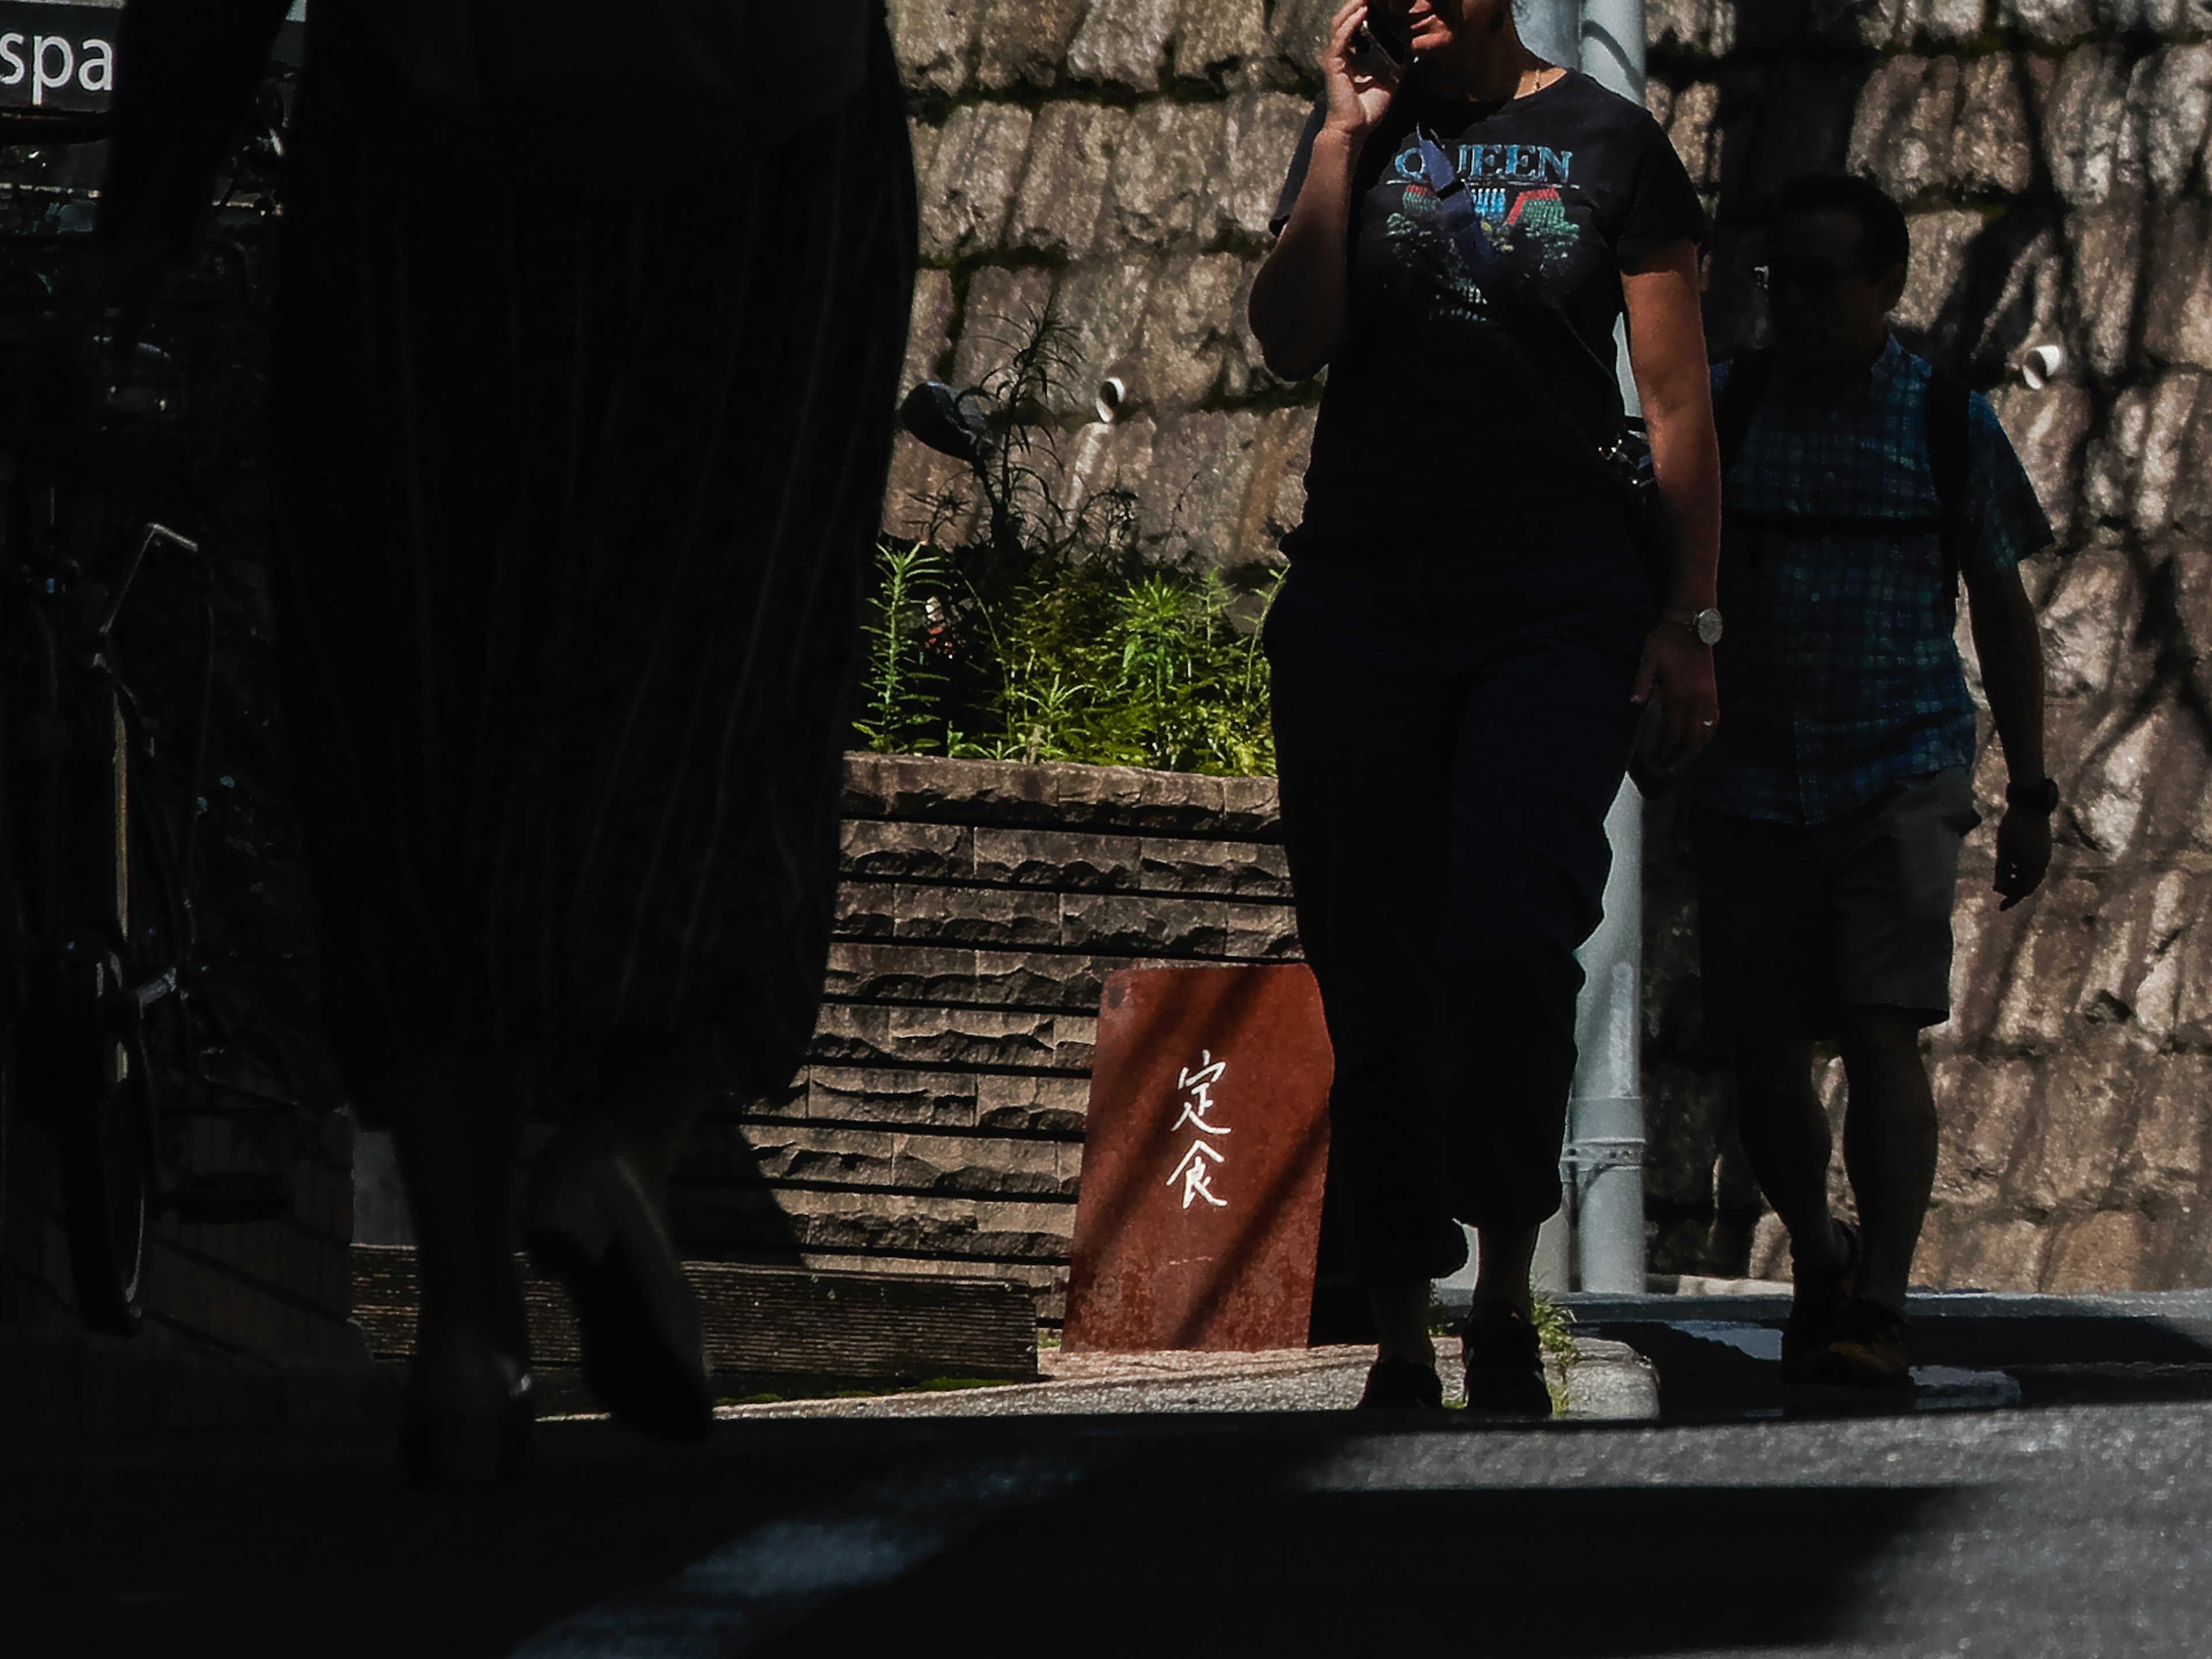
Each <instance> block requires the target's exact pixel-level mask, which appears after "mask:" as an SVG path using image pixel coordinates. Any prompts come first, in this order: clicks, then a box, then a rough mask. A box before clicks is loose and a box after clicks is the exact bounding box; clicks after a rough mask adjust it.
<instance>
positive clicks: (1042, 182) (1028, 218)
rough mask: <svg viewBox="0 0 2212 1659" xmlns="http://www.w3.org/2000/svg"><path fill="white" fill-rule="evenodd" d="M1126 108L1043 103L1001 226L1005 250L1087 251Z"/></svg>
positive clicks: (1064, 254) (1068, 255) (1078, 254)
mask: <svg viewBox="0 0 2212 1659" xmlns="http://www.w3.org/2000/svg"><path fill="white" fill-rule="evenodd" d="M1128 125H1129V115H1128V112H1127V111H1126V110H1119V109H1112V108H1109V107H1107V106H1103V105H1100V104H1080V103H1052V104H1047V105H1046V106H1044V109H1043V111H1042V112H1041V113H1040V114H1039V115H1038V116H1037V118H1036V124H1035V125H1033V126H1032V127H1031V128H1030V159H1029V167H1028V168H1027V170H1026V171H1025V172H1024V173H1023V175H1022V184H1021V189H1020V191H1019V192H1018V194H1017V195H1016V196H1015V197H1014V210H1013V216H1012V219H1011V220H1010V221H1009V222H1008V225H1007V228H1006V240H1007V242H1008V244H1009V245H1010V246H1013V247H1017V248H1021V249H1024V250H1028V251H1032V252H1038V253H1043V254H1048V255H1050V256H1052V257H1054V258H1065V259H1080V258H1085V256H1086V255H1088V254H1089V253H1090V252H1091V246H1092V244H1093V240H1094V233H1095V232H1096V230H1097V226H1098V215H1099V212H1100V210H1102V209H1103V206H1104V205H1105V201H1106V186H1107V181H1108V179H1109V178H1110V177H1111V176H1112V171H1113V166H1114V158H1115V155H1116V153H1117V152H1118V150H1119V149H1120V147H1121V135H1122V133H1123V132H1124V131H1126V130H1127V127H1128Z"/></svg>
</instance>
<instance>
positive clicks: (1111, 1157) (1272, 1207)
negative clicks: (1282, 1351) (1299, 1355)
mask: <svg viewBox="0 0 2212 1659" xmlns="http://www.w3.org/2000/svg"><path fill="white" fill-rule="evenodd" d="M1330 1073H1331V1064H1330V1058H1329V1048H1328V1030H1327V1028H1326V1027H1325V1026H1324V1025H1323V1024H1322V1012H1321V992H1320V988H1319V987H1317V986H1316V985H1315V983H1314V977H1313V974H1312V972H1311V970H1310V969H1307V968H1306V967H1305V966H1304V964H1303V963H1298V964H1289V965H1285V966H1281V967H1264V968H1261V967H1253V968H1138V969H1124V970H1123V971H1121V973H1118V974H1115V975H1113V976H1112V977H1110V978H1109V979H1108V980H1107V981H1106V994H1105V996H1104V998H1103V1000H1102V1001H1101V1003H1100V1006H1099V1013H1098V1046H1097V1049H1096V1050H1095V1059H1094V1062H1093V1065H1092V1069H1091V1109H1090V1115H1089V1117H1088V1119H1087V1121H1086V1123H1085V1129H1084V1136H1083V1185H1082V1190H1081V1194H1080V1195H1079V1198H1078V1200H1077V1202H1076V1207H1075V1248H1074V1260H1073V1266H1072V1267H1071V1268H1070V1271H1069V1275H1068V1286H1067V1326H1066V1331H1065V1333H1064V1334H1063V1336H1062V1340H1063V1341H1064V1342H1065V1343H1066V1346H1068V1348H1070V1349H1071V1350H1076V1351H1080V1350H1085V1349H1090V1350H1094V1351H1097V1350H1106V1351H1112V1352H1148V1351H1155V1350H1159V1349H1167V1348H1214V1349H1228V1350H1233V1351H1242V1352H1252V1351H1255V1350H1259V1349H1263V1348H1301V1347H1304V1346H1305V1342H1306V1328H1307V1322H1308V1320H1309V1318H1310V1314H1311V1310H1312V1304H1313V1281H1314V1252H1315V1249H1316V1244H1317V1243H1319V1239H1320V1235H1321V1198H1322V1181H1323V1178H1324V1176H1326V1174H1327V1171H1328V1085H1329V1077H1330Z"/></svg>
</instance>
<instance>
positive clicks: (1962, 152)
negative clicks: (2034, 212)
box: [1951, 52, 2056, 196]
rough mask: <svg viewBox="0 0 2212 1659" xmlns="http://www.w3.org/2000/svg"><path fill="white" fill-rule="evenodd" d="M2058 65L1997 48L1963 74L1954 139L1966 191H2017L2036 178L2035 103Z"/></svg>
mask: <svg viewBox="0 0 2212 1659" xmlns="http://www.w3.org/2000/svg"><path fill="white" fill-rule="evenodd" d="M2055 74H2056V67H2055V66H2054V65H2053V64H2051V61H2050V60H2049V59H2048V58H2033V57H2023V56H2021V55H2018V54H2015V53H2013V52H1991V53H1990V54H1989V55H1988V56H1987V57H1984V58H1973V59H1972V60H1970V61H1969V62H1968V63H1967V64H1966V69H1965V72H1964V74H1963V76H1961V82H1960V98H1959V124H1958V128H1957V131H1955V133H1954V136H1953V138H1952V142H1951V178H1952V182H1953V183H1954V184H1955V185H1958V186H1959V188H1960V189H1962V190H1968V191H1996V192H1998V193H2001V194H2003V195H2007V196H2017V195H2019V194H2020V193H2021V192H2022V191H2025V190H2027V188H2028V186H2029V185H2032V184H2033V183H2034V181H2035V148H2034V142H2033V141H2034V131H2035V129H2034V127H2033V125H2032V124H2031V123H2030V121H2029V119H2028V109H2029V106H2030V105H2031V103H2033V104H2034V105H2036V106H2041V104H2042V103H2043V102H2044V101H2045V98H2046V95H2047V92H2048V88H2049V83H2050V82H2051V79H2052V77H2053V76H2054V75H2055Z"/></svg>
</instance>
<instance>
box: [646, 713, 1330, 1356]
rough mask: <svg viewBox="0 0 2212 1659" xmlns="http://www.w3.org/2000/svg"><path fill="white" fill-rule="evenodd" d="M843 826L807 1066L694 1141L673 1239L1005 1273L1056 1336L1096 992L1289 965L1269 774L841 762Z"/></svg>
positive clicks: (706, 1255)
mask: <svg viewBox="0 0 2212 1659" xmlns="http://www.w3.org/2000/svg"><path fill="white" fill-rule="evenodd" d="M845 815H846V822H845V829H844V836H845V846H844V858H843V883H842V887H841V889H840V891H839V896H838V897H839V902H838V918H837V931H836V940H835V942H834V943H833V944H832V945H831V947H830V956H829V981H828V987H827V991H828V994H827V997H826V999H825V1000H824V1003H823V1010H822V1017H821V1020H820V1022H819V1024H817V1028H816V1030H815V1037H814V1046H813V1049H812V1052H811V1054H810V1055H809V1058H808V1064H807V1066H806V1067H805V1070H803V1071H802V1072H801V1073H799V1077H798V1078H797V1079H795V1080H794V1081H793V1085H792V1086H791V1087H790V1088H789V1089H788V1090H787V1091H784V1092H783V1093H782V1094H781V1095H779V1096H775V1097H770V1098H768V1099H763V1100H752V1101H744V1102H739V1101H731V1102H728V1103H726V1104H724V1105H723V1106H722V1107H720V1108H719V1109H716V1110H714V1111H713V1112H711V1113H710V1114H709V1115H708V1117H707V1118H706V1119H705V1120H704V1121H702V1123H701V1124H700V1125H699V1127H698V1128H697V1129H696V1131H695V1133H694V1134H693V1136H692V1139H691V1141H690V1146H689V1147H688V1149H687V1151H686V1153H685V1156H684V1162H683V1164H682V1166H681V1167H680V1169H679V1170H678V1176H677V1180H676V1182H675V1185H674V1188H673V1191H672V1194H671V1217H672V1220H673V1224H674V1230H675V1233H676V1237H677V1239H678V1243H679V1244H680V1245H681V1246H682V1247H683V1249H684V1255H686V1257H687V1258H690V1259H692V1260H701V1259H708V1260H725V1261H757V1262H769V1263H788V1264H793V1265H799V1266H805V1267H829V1268H846V1269H861V1270H871V1271H878V1272H890V1273H915V1272H925V1273H926V1272H937V1273H965V1274H977V1273H982V1274H990V1275H994V1276H998V1277H1002V1278H1006V1279H1012V1280H1015V1281H1016V1282H1018V1283H1020V1284H1022V1285H1025V1286H1027V1287H1028V1288H1030V1290H1031V1291H1034V1292H1035V1293H1036V1298H1037V1310H1038V1313H1039V1315H1040V1316H1041V1317H1042V1318H1044V1319H1045V1320H1047V1321H1048V1322H1054V1323H1056V1322H1058V1321H1059V1318H1060V1310H1061V1304H1062V1298H1063V1297H1064V1295H1065V1293H1066V1284H1067V1255H1068V1244H1069V1241H1070V1239H1071V1237H1073V1231H1074V1225H1075V1198H1076V1185H1077V1181H1078V1178H1079V1176H1080V1174H1081V1171H1082V1162H1083V1126H1084V1116H1085V1110H1086V1109H1087V1107H1088V1105H1089V1101H1090V1091H1091V1044H1092V1042H1093V1041H1094V1040H1095V1038H1096V1036H1097V1027H1098V1000H1099V994H1100V993H1101V992H1102V991H1103V988H1104V986H1105V981H1106V976H1107V975H1109V974H1111V973H1113V972H1114V971H1115V969H1121V968H1128V967H1134V966H1140V965H1142V964H1144V963H1148V962H1151V963H1175V962H1279V961H1284V960H1286V959H1291V958H1294V957H1296V956H1297V936H1296V929H1295V926H1294V923H1293V921H1292V919H1291V912H1290V908H1289V904H1288V900H1289V879H1288V877H1287V875H1286V873H1285V867H1284V864H1283V851H1282V848H1281V847H1280V845H1279V844H1278V840H1277V831H1276V827H1275V786H1274V781H1273V779H1266V778H1226V779H1225V778H1206V777H1196V776H1192V775H1187V774H1182V773H1171V772H1144V771H1138V770H1135V769H1130V768H1124V767H1101V766H1012V765H1006V764H1002V763H998V762H993V761H948V760H938V759H933V758H927V757H911V756H898V757H890V756H878V755H854V756H853V757H850V758H849V760H848V766H847V772H846V792H845Z"/></svg>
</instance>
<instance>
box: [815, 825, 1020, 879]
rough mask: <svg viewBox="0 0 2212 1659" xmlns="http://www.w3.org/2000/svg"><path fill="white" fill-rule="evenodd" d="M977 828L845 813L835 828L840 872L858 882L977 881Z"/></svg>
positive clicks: (845, 877)
mask: <svg viewBox="0 0 2212 1659" xmlns="http://www.w3.org/2000/svg"><path fill="white" fill-rule="evenodd" d="M976 834H977V832H976V831H975V829H973V828H971V827H969V825H967V824H963V823H890V822H887V821H886V820H884V819H881V818H848V819H847V820H846V821H845V823H843V825H842V827H841V829H840V832H839V842H840V844H839V848H838V870H839V873H840V875H841V876H842V878H843V879H845V880H847V881H860V882H883V881H947V882H971V881H975V880H976V879H978V876H977V870H976V856H975V837H976ZM983 879H984V880H985V881H986V882H987V881H988V878H983Z"/></svg>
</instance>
